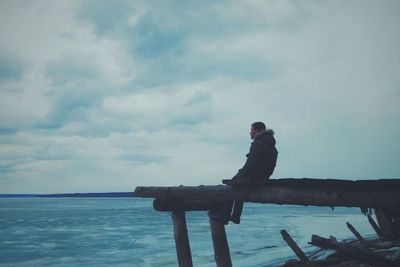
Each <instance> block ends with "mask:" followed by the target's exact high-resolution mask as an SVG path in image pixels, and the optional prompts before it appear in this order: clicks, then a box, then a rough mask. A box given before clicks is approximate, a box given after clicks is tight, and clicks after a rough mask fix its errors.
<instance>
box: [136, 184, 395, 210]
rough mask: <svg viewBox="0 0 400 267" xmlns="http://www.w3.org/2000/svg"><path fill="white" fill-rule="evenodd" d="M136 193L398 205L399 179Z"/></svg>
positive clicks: (317, 203) (187, 197)
mask: <svg viewBox="0 0 400 267" xmlns="http://www.w3.org/2000/svg"><path fill="white" fill-rule="evenodd" d="M135 195H136V196H137V197H149V198H168V199H179V200H203V201H227V200H229V201H235V200H239V201H247V202H258V203H275V204H293V205H313V206H329V207H333V206H343V207H368V208H374V207H382V208H384V207H388V208H390V207H400V179H392V180H375V181H346V180H333V179H327V180H324V179H306V178H303V179H269V180H268V182H267V185H266V186H261V185H259V186H226V185H218V186H204V185H202V186H175V187H157V186H149V187H144V186H138V187H137V188H136V190H135Z"/></svg>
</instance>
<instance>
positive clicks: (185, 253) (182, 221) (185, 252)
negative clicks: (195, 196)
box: [172, 211, 193, 267]
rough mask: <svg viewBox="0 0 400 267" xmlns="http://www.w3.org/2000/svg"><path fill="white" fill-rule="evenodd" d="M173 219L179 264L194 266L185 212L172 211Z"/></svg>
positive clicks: (184, 266) (183, 266)
mask: <svg viewBox="0 0 400 267" xmlns="http://www.w3.org/2000/svg"><path fill="white" fill-rule="evenodd" d="M172 221H173V225H174V237H175V246H176V254H177V257H178V264H179V266H180V267H192V266H193V263H192V254H191V252H190V244H189V237H188V231H187V226H186V217H185V212H183V211H174V212H172Z"/></svg>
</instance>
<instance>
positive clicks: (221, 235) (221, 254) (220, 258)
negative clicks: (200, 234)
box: [210, 217, 232, 267]
mask: <svg viewBox="0 0 400 267" xmlns="http://www.w3.org/2000/svg"><path fill="white" fill-rule="evenodd" d="M210 228H211V237H212V241H213V246H214V257H215V262H216V264H217V267H232V261H231V255H230V253H229V246H228V241H227V239H226V233H225V225H224V224H223V223H222V222H219V221H217V220H214V219H212V218H211V217H210Z"/></svg>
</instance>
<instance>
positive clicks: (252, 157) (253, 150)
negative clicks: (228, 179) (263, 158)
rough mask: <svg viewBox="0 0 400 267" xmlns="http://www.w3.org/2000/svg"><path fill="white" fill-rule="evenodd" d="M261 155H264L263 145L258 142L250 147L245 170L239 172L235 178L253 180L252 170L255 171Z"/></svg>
mask: <svg viewBox="0 0 400 267" xmlns="http://www.w3.org/2000/svg"><path fill="white" fill-rule="evenodd" d="M261 153H262V144H261V143H259V142H257V141H254V142H253V143H252V144H251V146H250V152H249V154H247V160H246V163H245V164H244V166H243V168H241V169H240V170H239V171H238V173H237V174H236V175H235V177H237V178H250V179H251V178H252V177H249V175H250V174H251V170H254V168H255V165H256V161H257V158H259V156H260V154H261ZM235 177H234V178H235Z"/></svg>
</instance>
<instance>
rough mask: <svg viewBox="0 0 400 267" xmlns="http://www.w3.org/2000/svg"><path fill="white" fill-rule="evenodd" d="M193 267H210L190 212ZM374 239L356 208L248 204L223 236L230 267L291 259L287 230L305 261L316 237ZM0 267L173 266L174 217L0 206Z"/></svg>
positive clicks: (123, 208) (84, 206) (203, 231)
mask: <svg viewBox="0 0 400 267" xmlns="http://www.w3.org/2000/svg"><path fill="white" fill-rule="evenodd" d="M186 220H187V226H188V233H189V240H190V246H191V254H192V258H193V265H194V266H215V265H216V264H215V261H214V251H213V245H212V240H211V233H210V226H209V220H208V215H207V212H205V211H201V212H187V213H186ZM346 222H349V223H351V224H352V225H353V226H354V227H355V228H356V229H357V230H358V231H359V232H360V233H361V235H362V236H364V237H366V238H373V237H374V231H373V229H372V227H371V226H370V224H369V223H368V220H367V218H366V217H365V216H364V215H363V214H362V213H361V211H360V210H359V209H358V208H343V207H342V208H334V209H332V208H330V207H311V206H309V207H304V206H292V205H274V204H258V203H245V206H244V211H243V215H242V220H241V223H240V224H233V223H230V224H228V225H227V226H226V228H225V229H226V234H227V239H228V243H229V249H230V252H231V259H232V263H233V266H246V267H252V266H279V265H281V264H283V263H284V262H285V261H287V260H289V259H295V258H296V256H295V254H294V253H293V252H292V250H291V249H290V248H289V246H288V245H287V244H286V242H285V241H284V240H283V239H282V237H281V234H280V231H281V230H283V229H285V230H286V231H287V232H288V233H289V234H290V235H291V236H292V238H293V239H294V240H295V241H296V242H297V244H298V245H299V246H300V247H301V249H302V250H303V251H304V252H305V253H306V254H307V255H314V257H317V256H318V255H317V254H318V253H317V252H318V250H317V248H316V247H313V246H311V245H310V244H308V242H309V241H310V240H311V236H312V235H313V234H318V235H320V236H323V237H329V236H335V237H336V238H337V239H338V240H350V239H353V235H352V233H351V232H350V230H348V229H347V226H346ZM0 266H2V267H5V266H57V267H62V266H65V267H67V266H68V267H70V266H71V267H72V266H143V267H145V266H178V263H177V257H176V249H175V241H174V234H173V225H172V219H171V214H170V213H168V212H157V211H155V210H154V209H153V201H152V199H142V198H135V197H132V198H37V197H31V198H0Z"/></svg>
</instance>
